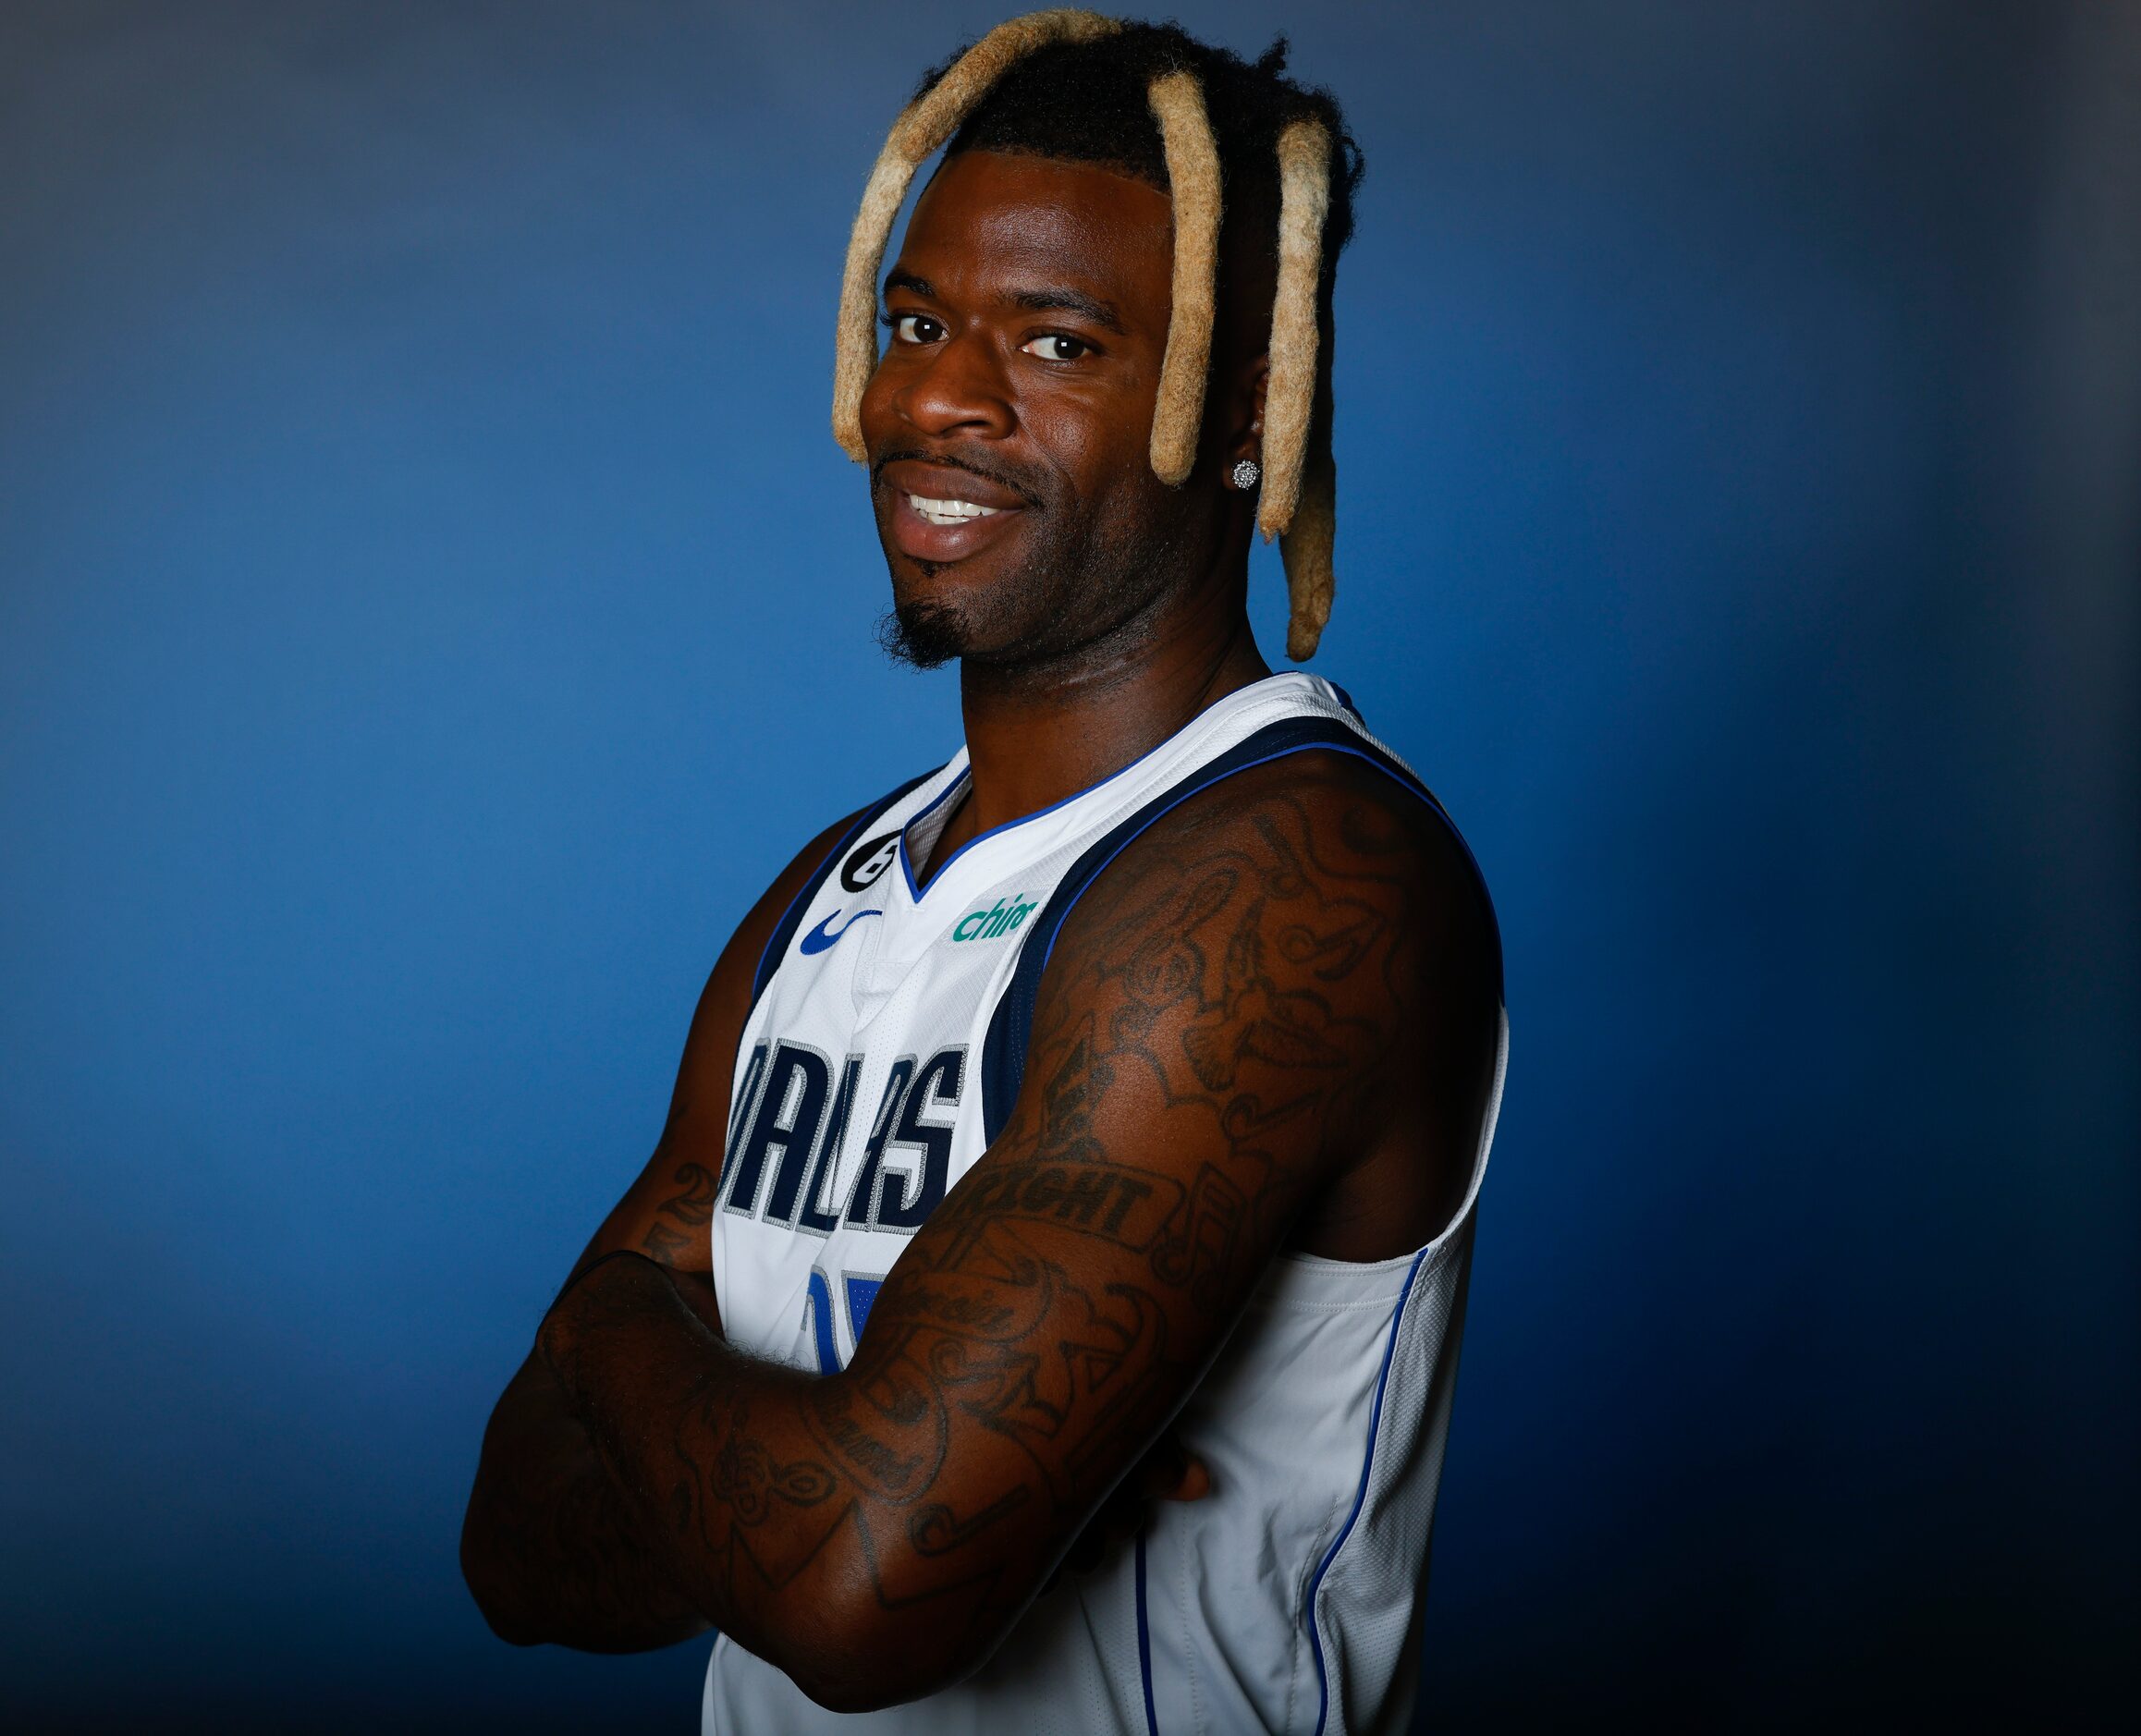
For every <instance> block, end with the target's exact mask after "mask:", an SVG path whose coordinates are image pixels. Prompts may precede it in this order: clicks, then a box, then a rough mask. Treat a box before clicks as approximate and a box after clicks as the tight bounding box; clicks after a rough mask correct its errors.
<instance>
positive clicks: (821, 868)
mask: <svg viewBox="0 0 2141 1736" xmlns="http://www.w3.org/2000/svg"><path fill="white" fill-rule="evenodd" d="M943 769H944V767H943V766H941V765H940V766H938V767H937V768H936V772H941V771H942V770H943ZM936 772H924V773H923V774H922V776H920V777H910V778H909V779H908V780H907V781H906V782H905V783H904V784H901V785H900V786H899V789H895V790H894V791H893V792H892V793H891V794H890V795H889V796H887V797H886V798H885V799H884V800H883V801H874V802H872V803H871V804H870V805H869V806H868V807H867V808H865V809H863V812H862V813H860V814H858V815H857V816H856V818H855V823H854V824H853V825H850V826H849V827H848V829H847V830H846V831H845V832H842V833H841V834H840V841H839V842H838V843H837V844H835V845H834V846H833V847H832V849H831V850H827V851H826V859H825V861H823V862H820V863H819V864H818V865H817V867H816V868H814V870H813V871H812V873H811V877H810V878H809V879H808V880H806V881H804V882H803V885H802V890H801V892H798V893H797V894H796V895H795V897H794V898H793V899H790V900H789V907H788V909H787V910H785V911H782V912H781V913H780V921H779V922H777V923H775V924H774V925H773V933H772V934H770V935H767V936H766V937H765V951H763V952H761V953H760V954H759V955H758V970H757V972H756V974H754V975H753V976H752V979H751V1004H752V1006H753V1007H755V1006H757V1005H758V997H759V996H761V995H763V994H765V985H766V984H768V983H770V982H772V981H773V973H774V972H776V971H777V970H779V969H780V961H781V960H783V959H785V958H786V957H788V949H789V947H790V946H791V945H793V944H794V941H795V931H796V930H797V929H798V928H800V927H801V926H802V919H803V912H804V911H807V910H809V909H810V907H811V900H812V899H814V898H815V897H817V895H818V888H819V887H820V886H823V885H825V883H826V875H827V874H830V873H832V871H833V867H834V864H836V863H837V862H838V861H839V860H840V858H841V857H843V856H845V855H846V854H847V853H848V851H849V850H851V849H853V848H854V844H855V840H856V839H857V838H859V837H862V836H863V832H864V831H866V830H867V829H868V828H869V825H870V824H871V822H873V821H875V820H880V819H883V818H884V816H885V813H886V811H887V809H889V808H890V807H891V806H892V805H893V804H894V803H895V802H897V801H899V799H900V798H901V797H902V796H905V795H906V794H908V793H909V792H910V791H911V790H912V789H916V788H918V787H919V786H920V785H922V784H924V783H926V782H928V780H929V779H931V778H932V777H935V776H936Z"/></svg>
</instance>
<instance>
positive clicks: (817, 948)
mask: <svg viewBox="0 0 2141 1736" xmlns="http://www.w3.org/2000/svg"><path fill="white" fill-rule="evenodd" d="M838 914H839V911H834V912H833V915H832V916H828V917H826V920H825V921H824V922H822V923H819V924H818V925H817V926H816V927H815V928H814V929H812V930H811V932H810V933H809V934H807V935H804V936H803V937H802V949H803V950H804V951H805V952H823V951H825V950H826V948H827V947H830V946H831V945H832V944H833V943H834V942H835V941H836V940H838V939H839V937H840V936H841V935H844V934H846V933H847V932H848V930H849V929H850V928H852V927H854V925H855V924H856V923H859V922H861V921H862V920H863V918H864V917H865V916H882V915H884V914H885V912H884V911H856V912H855V913H854V914H853V915H852V916H850V917H849V918H848V920H847V921H846V922H845V923H842V924H841V925H840V926H839V927H838V928H835V927H834V926H833V917H834V916H838Z"/></svg>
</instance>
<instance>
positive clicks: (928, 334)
mask: <svg viewBox="0 0 2141 1736" xmlns="http://www.w3.org/2000/svg"><path fill="white" fill-rule="evenodd" d="M942 336H944V327H943V326H941V325H939V324H937V323H936V321H935V320H933V319H931V318H930V317H929V315H928V314H926V313H900V314H897V315H895V316H894V318H893V320H892V341H893V342H894V343H897V344H934V343H935V342H936V340H937V339H938V338H940V337H942Z"/></svg>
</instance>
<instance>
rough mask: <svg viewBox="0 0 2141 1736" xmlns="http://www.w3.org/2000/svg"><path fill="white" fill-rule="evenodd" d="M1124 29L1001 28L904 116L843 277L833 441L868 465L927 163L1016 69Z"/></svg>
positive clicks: (1115, 24)
mask: <svg viewBox="0 0 2141 1736" xmlns="http://www.w3.org/2000/svg"><path fill="white" fill-rule="evenodd" d="M1121 28H1122V26H1121V23H1120V21H1119V20H1118V19H1115V18H1105V17H1103V16H1102V15H1101V14H1099V13H1097V12H1086V11H1082V10H1079V9H1076V8H1073V7H1058V8H1054V9H1052V10H1049V11H1046V12H1029V13H1027V14H1026V15H1025V16H1024V17H1022V18H1011V19H1009V21H1007V22H1005V23H1002V24H999V25H997V27H996V29H995V30H993V31H989V33H988V34H987V35H986V36H984V37H983V38H982V39H981V41H980V42H978V43H975V44H974V45H973V47H972V48H970V49H968V50H967V51H966V53H965V54H963V55H960V57H959V59H958V60H957V61H956V62H955V63H953V65H952V67H951V69H950V70H949V71H948V72H947V73H946V74H945V75H944V77H943V78H941V79H938V80H937V81H936V83H935V84H934V85H932V86H931V87H930V88H929V89H928V90H927V91H926V92H924V93H923V94H922V95H921V96H919V97H917V98H916V99H915V100H914V101H913V102H911V103H910V104H908V105H907V106H906V107H905V108H904V109H902V110H901V111H900V112H899V119H898V120H896V121H894V122H893V123H892V130H891V132H890V133H889V134H887V137H886V140H885V148H884V149H883V150H882V151H880V152H879V153H877V161H876V164H875V166H874V167H872V169H871V170H870V179H869V182H868V184H867V185H866V186H865V187H864V189H863V204H862V209H861V210H859V211H858V212H856V214H855V226H854V227H853V229H852V230H850V233H849V236H848V260H847V266H846V269H845V270H844V271H843V272H842V274H841V277H840V315H839V328H838V336H837V338H836V343H835V348H834V352H833V438H834V439H835V440H837V441H838V442H839V443H840V447H841V450H843V451H844V452H846V453H847V455H848V456H849V457H850V458H853V459H854V460H855V462H856V463H858V464H860V463H862V462H863V461H864V459H865V458H867V457H868V456H869V451H868V448H867V447H866V446H864V445H863V387H865V386H866V385H869V383H870V375H871V373H873V372H874V371H875V368H876V366H877V272H878V268H879V267H880V266H882V265H883V264H884V263H885V249H886V247H887V245H888V244H889V243H890V241H891V238H892V224H893V221H894V219H896V218H897V217H898V216H899V207H900V206H901V205H902V204H904V203H905V202H906V199H907V189H908V188H909V187H910V186H911V184H912V183H913V180H914V171H915V170H916V169H917V168H918V167H920V166H921V164H922V160H923V159H924V157H926V156H927V155H928V154H929V153H931V152H932V151H935V150H936V148H937V147H938V146H939V145H941V144H942V143H944V141H946V140H947V139H948V138H950V137H951V135H952V134H953V133H954V132H956V131H958V130H959V125H960V121H962V120H964V119H965V118H966V116H967V115H968V114H969V113H970V112H971V111H972V110H973V106H974V104H977V103H979V102H980V101H981V100H982V98H983V97H985V96H986V95H987V94H988V92H989V89H990V87H991V86H993V85H994V84H995V83H996V81H997V79H1000V78H1001V77H1003V75H1004V73H1005V71H1006V70H1007V69H1008V68H1009V67H1010V66H1011V65H1012V64H1013V63H1014V62H1015V61H1018V60H1020V59H1022V58H1023V57H1024V56H1025V55H1030V54H1032V53H1033V52H1034V50H1035V49H1036V48H1041V47H1044V46H1046V45H1047V44H1049V43H1084V42H1091V41H1093V40H1094V39H1095V38H1097V37H1101V36H1106V35H1108V34H1110V33H1111V32H1113V31H1118V30H1120V29H1121Z"/></svg>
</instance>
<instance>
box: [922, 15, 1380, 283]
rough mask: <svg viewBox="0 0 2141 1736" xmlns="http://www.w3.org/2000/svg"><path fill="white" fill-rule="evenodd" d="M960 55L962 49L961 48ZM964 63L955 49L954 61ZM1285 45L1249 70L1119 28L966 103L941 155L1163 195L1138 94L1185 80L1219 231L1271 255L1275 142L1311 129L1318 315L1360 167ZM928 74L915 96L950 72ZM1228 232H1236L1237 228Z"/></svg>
mask: <svg viewBox="0 0 2141 1736" xmlns="http://www.w3.org/2000/svg"><path fill="white" fill-rule="evenodd" d="M970 46H971V44H970ZM964 52H965V50H964V49H961V50H960V54H963V53H964ZM1286 55H1287V43H1286V38H1284V37H1283V36H1281V37H1279V38H1278V40H1277V41H1275V42H1274V43H1272V44H1271V46H1270V47H1269V48H1267V49H1266V50H1265V52H1264V53H1263V54H1262V55H1259V56H1258V57H1257V58H1256V59H1255V60H1254V61H1247V60H1243V59H1242V56H1241V55H1237V54H1235V53H1234V52H1233V51H1232V50H1231V49H1227V48H1215V47H1213V46H1211V45H1210V44H1209V43H1201V42H1199V41H1197V39H1196V38H1195V37H1193V36H1192V35H1191V34H1190V33H1189V32H1188V31H1184V30H1183V29H1182V28H1181V26H1180V25H1179V24H1172V23H1168V24H1145V23H1135V22H1126V23H1125V24H1124V25H1123V26H1122V27H1121V29H1120V30H1119V31H1113V32H1111V33H1109V34H1107V35H1105V36H1100V37H1096V38H1094V39H1093V40H1091V41H1087V42H1082V43H1080V42H1066V43H1048V44H1047V45H1046V46H1044V47H1040V48H1036V49H1034V51H1033V52H1032V53H1031V54H1029V55H1024V56H1023V57H1022V58H1021V59H1020V60H1018V61H1017V62H1016V63H1015V64H1013V65H1012V66H1011V67H1009V69H1007V70H1006V71H1005V73H1004V74H1003V76H1002V77H1001V78H1000V79H997V82H996V83H995V85H994V86H993V87H992V88H991V89H990V90H989V92H988V93H987V94H986V95H985V96H984V97H983V98H982V99H981V101H980V102H979V103H978V104H975V106H974V109H973V113H971V114H970V115H968V116H967V117H966V119H965V121H964V122H963V123H962V124H961V125H960V129H959V130H958V132H956V133H955V134H953V135H952V138H951V141H950V143H949V144H948V145H947V146H946V148H945V152H946V155H947V156H952V155H956V154H958V153H960V152H962V151H1002V152H1007V153H1023V154H1026V155H1030V156H1042V157H1053V158H1057V159H1058V160H1061V161H1064V162H1071V163H1092V164H1096V165H1100V166H1102V167H1105V168H1110V169H1113V170H1115V171H1117V172H1118V173H1119V174H1124V175H1128V176H1131V177H1134V178H1136V179H1138V180H1142V181H1146V182H1149V183H1150V184H1151V185H1153V186H1155V187H1156V188H1158V189H1160V190H1161V191H1162V192H1165V191H1167V190H1168V165H1167V155H1166V153H1165V151H1164V149H1163V148H1162V145H1161V141H1160V130H1159V123H1158V122H1157V121H1156V120H1155V119H1154V118H1153V114H1152V109H1151V106H1150V104H1149V101H1148V97H1147V92H1149V91H1150V89H1151V87H1152V82H1153V80H1154V79H1157V78H1159V77H1161V76H1163V75H1164V74H1167V73H1169V72H1188V73H1192V74H1193V75H1194V76H1195V78H1196V79H1197V81H1198V83H1199V84H1200V85H1201V86H1202V87H1203V88H1204V94H1205V111H1206V112H1207V114H1209V116H1211V123H1212V134H1213V139H1214V141H1215V142H1216V143H1217V147H1218V152H1219V175H1220V180H1221V184H1222V189H1223V195H1224V198H1225V201H1226V210H1227V216H1226V223H1227V226H1228V227H1229V229H1230V230H1234V231H1235V232H1236V233H1237V234H1239V235H1241V236H1242V238H1244V239H1248V240H1252V241H1257V242H1261V243H1262V245H1263V246H1264V247H1265V248H1266V249H1267V250H1268V251H1269V253H1270V255H1271V257H1272V258H1274V259H1276V258H1277V255H1278V135H1279V133H1280V132H1282V131H1283V130H1284V129H1285V128H1286V127H1287V126H1288V125H1289V124H1290V123H1291V122H1293V121H1296V120H1316V121H1320V122H1322V124H1323V127H1324V128H1325V130H1326V131H1327V133H1328V134H1329V136H1330V140H1331V153H1330V165H1331V168H1330V211H1329V214H1328V216H1327V218H1326V220H1325V223H1324V230H1323V260H1322V266H1323V282H1322V284H1321V285H1320V286H1319V288H1320V290H1321V294H1320V295H1319V296H1318V298H1317V299H1318V300H1319V301H1321V302H1322V303H1323V305H1324V307H1325V308H1326V309H1327V308H1328V306H1329V296H1330V290H1331V284H1332V280H1333V278H1334V277H1335V275H1336V273H1337V270H1338V256H1339V252H1340V250H1341V249H1342V248H1343V247H1344V246H1345V244H1346V242H1347V241H1348V240H1349V239H1350V238H1352V231H1353V189H1355V188H1357V187H1358V186H1359V185H1360V180H1361V175H1362V172H1363V170H1364V167H1365V164H1364V162H1363V160H1362V156H1361V150H1360V146H1359V145H1358V144H1357V143H1355V142H1354V141H1353V136H1352V133H1351V132H1349V131H1348V130H1347V129H1346V122H1345V114H1344V111H1343V110H1341V109H1340V107H1339V104H1338V99H1337V98H1336V97H1334V96H1332V95H1331V93H1330V92H1328V91H1326V90H1323V89H1321V88H1319V87H1316V86H1314V85H1305V84H1301V83H1298V82H1296V81H1295V80H1294V79H1290V78H1288V77H1287V76H1286ZM959 58H960V55H952V56H951V57H950V58H949V59H948V60H946V61H945V62H943V64H942V65H940V66H937V67H932V68H931V69H930V70H929V72H928V73H927V74H926V75H924V78H923V80H922V82H921V84H920V85H919V86H918V87H917V88H916V90H915V95H916V97H920V96H922V95H924V93H925V92H928V91H929V90H931V89H932V88H933V87H934V86H935V85H936V82H937V81H938V80H939V79H942V78H943V77H944V75H945V74H946V73H948V72H949V71H950V70H951V68H952V67H954V66H955V65H956V64H957V63H958V61H959ZM1238 225H1243V226H1246V227H1245V228H1237V226H1238Z"/></svg>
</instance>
